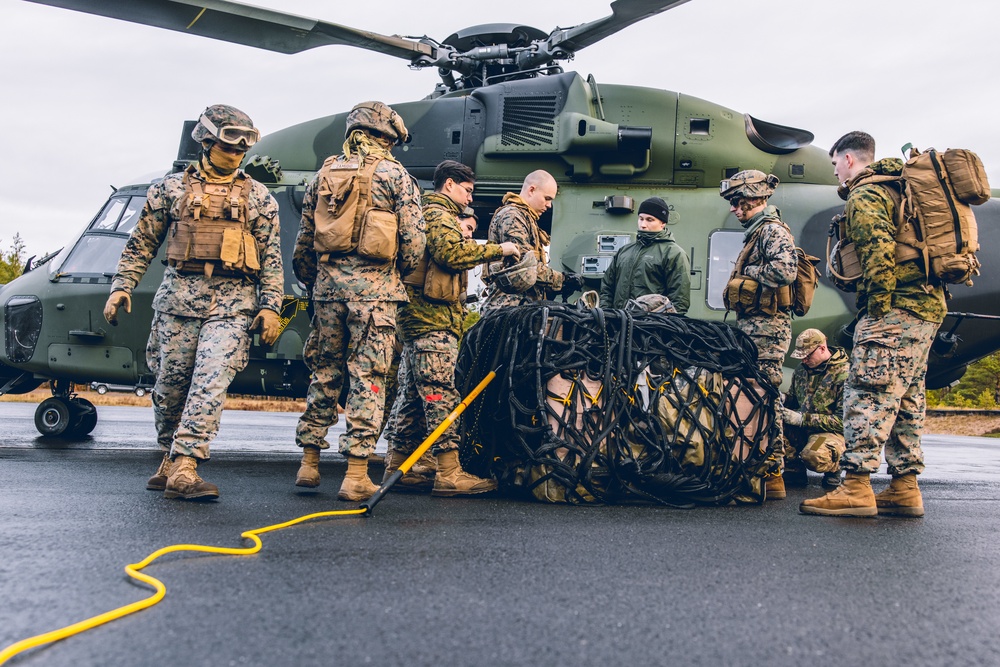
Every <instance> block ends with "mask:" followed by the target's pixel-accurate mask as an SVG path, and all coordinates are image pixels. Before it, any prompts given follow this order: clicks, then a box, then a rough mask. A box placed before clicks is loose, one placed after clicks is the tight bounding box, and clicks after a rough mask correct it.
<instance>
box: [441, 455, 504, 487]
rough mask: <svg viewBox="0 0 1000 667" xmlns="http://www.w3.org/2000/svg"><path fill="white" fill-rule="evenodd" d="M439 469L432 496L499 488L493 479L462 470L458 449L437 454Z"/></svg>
mask: <svg viewBox="0 0 1000 667" xmlns="http://www.w3.org/2000/svg"><path fill="white" fill-rule="evenodd" d="M437 464H438V471H437V476H436V477H435V478H434V490H433V491H431V495H432V496H438V497H450V496H471V495H475V494H477V493H487V492H488V491H493V490H495V489H496V488H497V483H496V482H495V481H493V480H492V479H482V478H480V477H476V476H475V475H470V474H469V473H467V472H465V471H464V470H462V466H461V465H460V464H459V462H458V450H457V449H449V450H448V451H446V452H441V453H440V454H438V456H437Z"/></svg>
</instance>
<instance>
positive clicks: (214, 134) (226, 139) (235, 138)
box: [191, 104, 260, 150]
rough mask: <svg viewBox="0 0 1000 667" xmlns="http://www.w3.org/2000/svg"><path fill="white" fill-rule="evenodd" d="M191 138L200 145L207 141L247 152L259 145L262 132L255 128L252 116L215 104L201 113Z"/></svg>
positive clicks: (233, 108)
mask: <svg viewBox="0 0 1000 667" xmlns="http://www.w3.org/2000/svg"><path fill="white" fill-rule="evenodd" d="M191 138H192V139H194V140H195V141H197V142H198V143H199V144H200V143H201V142H203V141H205V140H206V139H207V140H210V141H222V142H223V143H227V144H230V145H232V146H240V147H241V148H243V149H244V150H245V149H247V148H250V147H251V146H253V145H254V144H255V143H257V140H258V139H260V132H259V131H258V130H257V128H255V127H254V126H253V121H252V120H250V116H248V115H246V114H245V113H243V112H242V111H240V110H239V109H237V108H236V107H231V106H228V105H225V104H213V105H212V106H210V107H208V108H207V109H205V110H204V111H202V112H201V116H200V117H199V118H198V122H197V123H196V124H195V126H194V129H193V130H191Z"/></svg>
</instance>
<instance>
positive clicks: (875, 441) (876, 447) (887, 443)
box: [841, 308, 938, 476]
mask: <svg viewBox="0 0 1000 667" xmlns="http://www.w3.org/2000/svg"><path fill="white" fill-rule="evenodd" d="M937 328H938V325H937V323H935V322H928V321H926V320H923V319H921V318H919V317H917V316H916V315H914V314H913V313H911V312H909V311H906V310H902V309H899V308H893V309H892V310H890V311H889V313H888V314H886V315H885V316H884V317H881V318H877V319H876V318H872V317H868V316H865V317H862V318H861V320H860V321H859V322H858V325H857V327H856V328H855V330H854V349H853V350H852V351H851V369H850V373H849V374H848V377H847V383H846V385H845V388H844V437H845V439H846V441H847V451H846V452H845V453H844V455H843V457H842V459H841V465H842V466H843V467H844V468H845V469H846V470H848V471H851V472H864V473H873V472H876V471H877V470H878V467H879V463H880V455H881V453H882V449H883V447H884V448H885V461H886V463H887V464H888V467H889V473H890V474H892V475H894V476H895V475H905V474H907V473H917V474H920V473H921V472H923V469H924V455H923V450H922V449H921V446H920V433H921V431H922V430H923V426H924V415H925V410H926V406H927V404H926V395H925V391H924V376H925V375H926V373H927V355H928V353H929V351H930V347H931V343H932V342H933V341H934V335H935V334H936V332H937Z"/></svg>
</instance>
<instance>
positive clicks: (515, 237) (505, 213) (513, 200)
mask: <svg viewBox="0 0 1000 667" xmlns="http://www.w3.org/2000/svg"><path fill="white" fill-rule="evenodd" d="M538 217H539V216H538V214H537V213H536V212H535V211H533V210H532V209H531V207H529V206H528V205H527V204H526V203H525V202H524V200H523V199H521V197H520V196H519V195H517V194H515V193H513V192H508V193H507V194H506V195H504V198H503V206H501V207H500V208H498V209H497V211H496V213H494V214H493V219H492V220H491V221H490V228H489V231H488V233H487V238H488V240H489V241H490V242H491V243H503V242H504V241H511V242H512V243H515V244H516V245H517V247H518V249H519V250H520V251H521V256H522V257H523V256H524V255H525V254H527V253H529V252H533V253H535V257H536V258H537V260H538V266H537V269H536V271H537V275H538V278H537V280H536V282H535V285H534V286H533V287H531V288H530V289H528V291H526V292H523V293H521V294H505V293H504V292H501V291H500V290H499V289H497V288H496V287H495V286H492V285H491V286H489V287H488V289H487V294H486V299H485V301H484V303H483V306H482V311H483V314H484V315H485V314H487V313H489V312H491V311H494V310H498V309H500V308H509V307H512V306H520V305H524V304H526V303H531V302H533V301H544V300H546V299H554V298H555V297H556V295H557V294H559V292H560V290H562V286H563V274H562V272H560V271H556V270H555V269H552V268H551V267H549V265H548V260H547V258H546V256H545V247H546V246H547V245H549V235H548V234H546V233H545V231H544V230H543V229H541V228H540V227H539V226H538Z"/></svg>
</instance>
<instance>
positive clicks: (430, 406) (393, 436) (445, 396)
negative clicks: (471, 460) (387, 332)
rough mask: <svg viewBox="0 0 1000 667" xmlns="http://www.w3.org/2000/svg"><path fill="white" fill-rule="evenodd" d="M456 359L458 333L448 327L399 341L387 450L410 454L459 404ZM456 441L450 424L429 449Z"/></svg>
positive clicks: (454, 446) (436, 449)
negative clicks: (396, 384)
mask: <svg viewBox="0 0 1000 667" xmlns="http://www.w3.org/2000/svg"><path fill="white" fill-rule="evenodd" d="M457 362H458V336H456V335H455V334H454V333H452V332H450V331H431V332H428V333H426V334H424V335H423V336H420V337H419V338H417V339H416V340H411V341H406V342H404V343H403V357H402V360H401V361H400V364H399V394H398V396H397V397H396V403H395V405H393V406H392V414H391V415H390V416H389V424H388V426H387V427H386V435H385V437H386V439H387V440H388V441H389V449H390V450H395V451H398V452H401V453H402V454H405V455H410V454H412V453H413V452H415V451H416V449H417V447H418V446H419V445H420V443H421V442H423V441H424V438H426V437H427V436H428V435H429V434H430V432H431V431H433V430H434V429H435V428H437V427H438V425H440V424H441V422H443V421H444V420H445V419H446V418H447V417H448V415H449V414H451V411H452V410H454V409H455V406H457V405H458V404H459V402H460V401H461V400H462V397H461V396H459V395H458V390H457V389H455V364H456V363H457ZM458 445H459V436H458V431H457V429H456V427H455V425H454V424H452V425H451V426H449V427H448V430H446V431H445V432H444V433H442V434H441V437H440V438H438V440H437V442H435V443H434V449H433V452H434V453H435V454H438V453H440V452H443V451H448V450H451V449H458Z"/></svg>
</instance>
